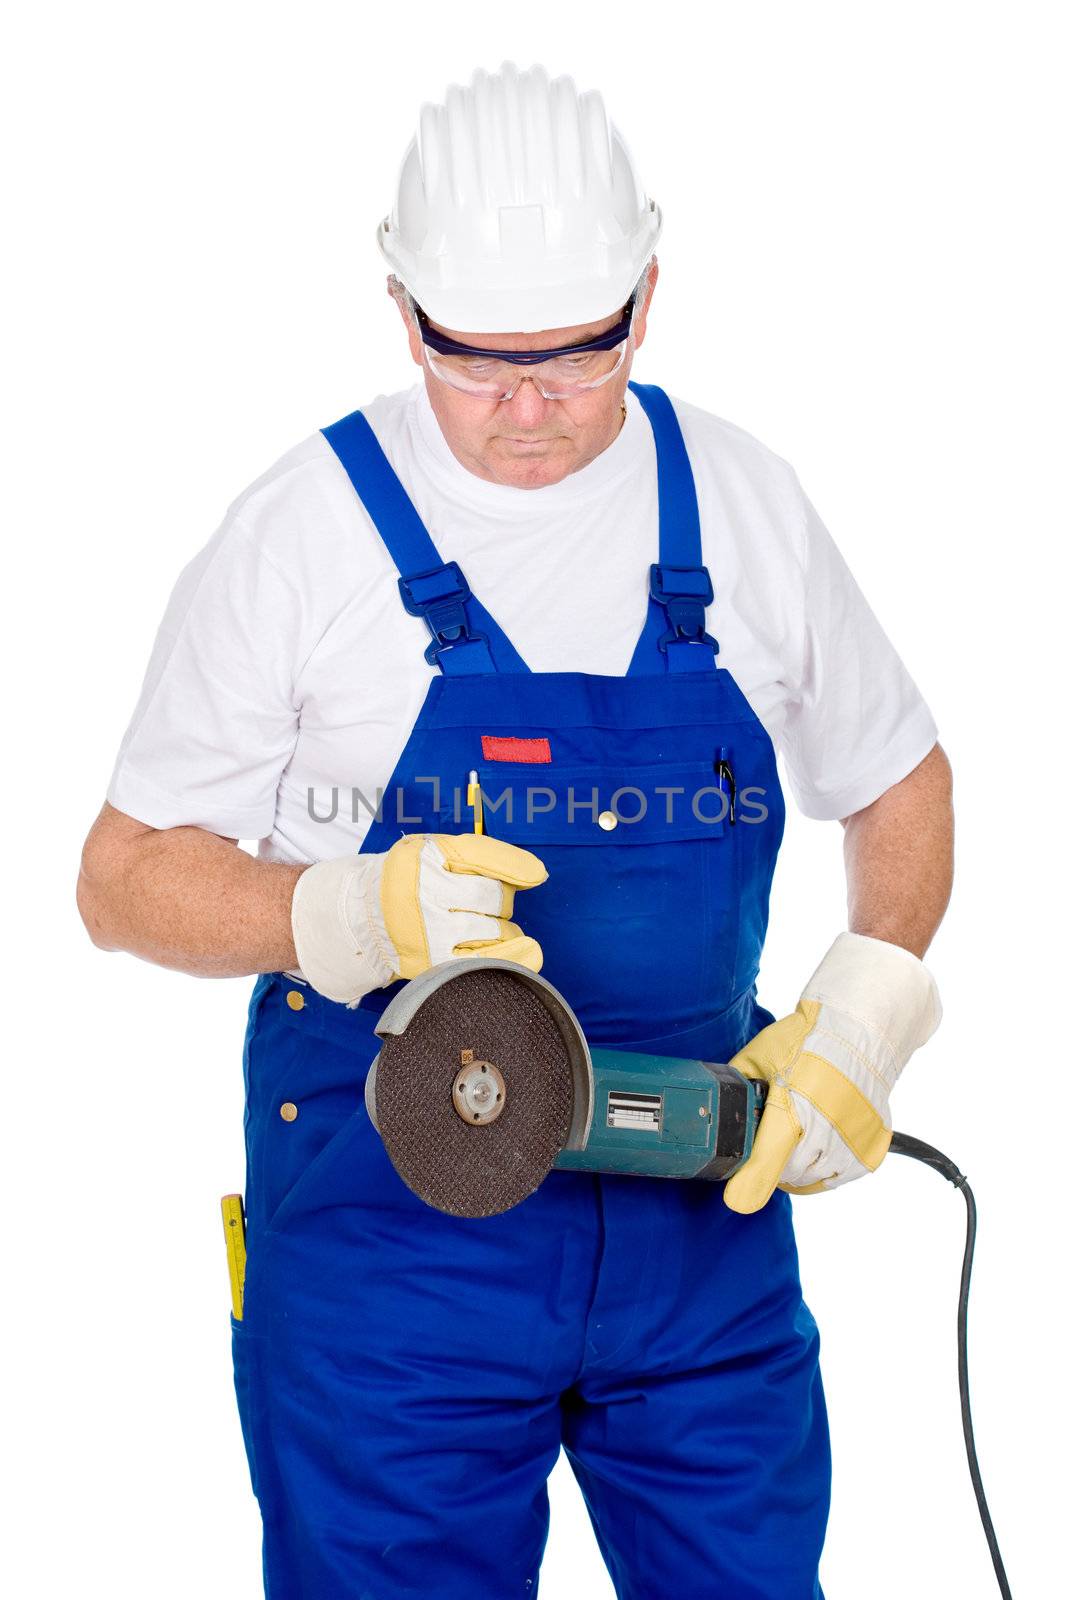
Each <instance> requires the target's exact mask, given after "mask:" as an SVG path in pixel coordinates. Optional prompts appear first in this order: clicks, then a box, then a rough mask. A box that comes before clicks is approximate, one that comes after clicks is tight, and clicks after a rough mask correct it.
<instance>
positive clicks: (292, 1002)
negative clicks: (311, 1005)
mask: <svg viewBox="0 0 1067 1600" xmlns="http://www.w3.org/2000/svg"><path fill="white" fill-rule="evenodd" d="M285 1003H286V1005H287V1006H288V1007H289V1010H290V1011H303V1009H304V996H303V995H302V994H301V993H300V990H299V989H290V990H289V993H288V994H287V995H286V997H285Z"/></svg>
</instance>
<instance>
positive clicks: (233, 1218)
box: [222, 1194, 248, 1322]
mask: <svg viewBox="0 0 1067 1600" xmlns="http://www.w3.org/2000/svg"><path fill="white" fill-rule="evenodd" d="M222 1225H223V1228H224V1229H225V1232H226V1265H227V1267H228V1268H229V1270H230V1295H231V1297H232V1299H233V1314H234V1316H235V1317H236V1319H237V1321H238V1322H240V1320H241V1318H242V1317H243V1316H244V1303H245V1263H246V1262H247V1260H248V1256H247V1254H246V1251H245V1208H244V1202H243V1201H242V1199H241V1196H240V1195H239V1194H224V1195H223V1197H222Z"/></svg>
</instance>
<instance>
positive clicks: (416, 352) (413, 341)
mask: <svg viewBox="0 0 1067 1600" xmlns="http://www.w3.org/2000/svg"><path fill="white" fill-rule="evenodd" d="M386 289H387V291H388V293H389V297H390V299H391V300H394V301H395V302H396V309H397V310H398V311H399V312H400V315H401V317H402V319H403V322H404V326H405V328H406V329H407V333H408V349H409V350H410V351H411V359H412V361H414V363H415V365H416V366H417V367H421V366H422V338H421V336H420V334H419V325H418V323H417V322H416V321H415V318H414V317H413V316H412V315H411V313H410V311H409V310H408V304H409V302H408V300H407V299H406V297H405V295H404V294H403V292H402V286H401V285H400V283H398V281H397V280H396V278H394V277H393V275H392V273H390V275H389V277H388V278H387V279H386Z"/></svg>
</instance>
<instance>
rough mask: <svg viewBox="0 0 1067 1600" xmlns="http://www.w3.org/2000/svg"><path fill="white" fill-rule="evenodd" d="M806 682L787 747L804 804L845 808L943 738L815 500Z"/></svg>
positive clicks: (865, 801)
mask: <svg viewBox="0 0 1067 1600" xmlns="http://www.w3.org/2000/svg"><path fill="white" fill-rule="evenodd" d="M803 505H804V512H805V517H806V552H805V573H804V642H803V665H802V677H801V682H800V684H799V685H798V687H797V691H796V693H795V695H794V696H793V698H792V699H791V701H790V704H789V707H788V710H787V715H786V722H785V727H784V730H783V738H782V755H783V760H784V763H785V768H786V773H787V775H788V778H789V783H790V787H791V788H792V790H793V793H794V795H795V796H796V800H797V804H798V805H799V806H800V809H801V810H802V811H803V812H804V813H805V814H806V815H807V816H809V817H815V818H818V819H821V820H831V819H834V818H841V817H848V816H851V815H852V814H853V813H854V812H856V811H860V810H862V808H863V807H864V806H867V805H870V804H871V803H872V801H874V800H877V799H878V797H879V795H882V794H884V793H885V791H886V790H887V789H889V788H891V787H892V786H893V784H895V783H899V782H900V780H901V779H902V778H905V777H907V775H908V773H909V772H911V771H913V770H914V768H915V767H917V766H918V764H919V762H920V761H921V760H922V759H923V757H924V756H926V755H928V754H929V752H930V750H931V749H932V748H933V746H934V744H935V743H936V741H937V728H936V726H935V724H934V719H933V717H932V716H931V714H930V710H929V708H928V706H927V705H926V702H925V701H924V700H923V698H922V696H921V695H920V693H919V691H918V689H917V688H916V686H915V683H914V682H913V681H912V679H911V677H910V675H909V674H908V672H907V669H906V668H905V666H904V663H903V662H902V661H901V659H900V657H899V656H898V655H897V653H896V651H895V650H894V648H893V646H892V644H891V643H890V642H889V640H888V638H887V637H886V635H885V632H884V630H883V629H882V627H881V625H880V624H879V622H878V619H877V618H876V617H875V615H874V613H873V611H872V610H871V608H870V606H869V605H868V604H867V602H866V600H865V599H864V597H863V595H862V593H861V592H860V589H859V585H858V584H857V583H856V580H855V578H853V576H852V574H851V572H850V571H849V569H848V567H847V566H846V564H845V562H844V559H843V558H842V555H841V552H840V551H839V550H838V549H837V546H836V545H835V544H834V542H833V540H832V539H831V537H830V535H829V533H828V532H827V530H826V528H825V527H824V526H823V523H822V522H821V520H820V518H819V516H818V514H817V513H816V511H815V510H814V508H813V507H812V505H811V503H810V501H808V500H807V498H806V497H804V500H803Z"/></svg>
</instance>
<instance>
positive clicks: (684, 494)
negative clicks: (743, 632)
mask: <svg viewBox="0 0 1067 1600" xmlns="http://www.w3.org/2000/svg"><path fill="white" fill-rule="evenodd" d="M630 388H631V389H632V390H633V392H634V394H635V395H636V396H637V398H638V399H639V400H640V402H641V409H642V410H643V411H644V413H645V415H646V416H647V418H648V420H649V422H650V423H651V425H652V436H653V438H654V439H655V441H656V480H657V485H658V490H659V560H658V561H657V562H654V563H653V565H652V567H651V568H650V570H649V586H648V590H649V598H648V617H647V619H646V621H645V626H644V628H643V629H642V632H641V637H640V639H638V641H637V647H636V649H635V650H634V654H633V659H632V661H631V662H630V667H629V673H628V674H627V675H628V676H632V675H637V674H648V673H656V672H714V670H715V668H716V660H715V657H716V654H717V652H718V649H719V646H718V644H717V642H716V641H715V640H714V639H713V638H712V637H711V635H710V634H709V633H707V632H706V631H705V628H704V613H705V611H706V610H707V608H708V606H709V605H710V604H711V602H712V599H713V598H714V593H713V590H712V587H711V576H710V574H709V572H708V569H707V567H706V566H704V564H703V551H702V548H701V541H700V509H699V507H698V505H697V492H696V485H695V483H694V482H693V469H692V467H691V466H690V464H689V455H688V453H687V451H686V448H685V441H684V439H683V438H682V430H681V428H680V427H679V425H678V418H677V416H676V414H675V410H674V407H673V406H672V405H671V402H670V400H669V399H668V397H667V395H666V394H664V392H663V390H662V389H658V388H656V387H655V386H654V385H653V384H648V383H631V384H630Z"/></svg>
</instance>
